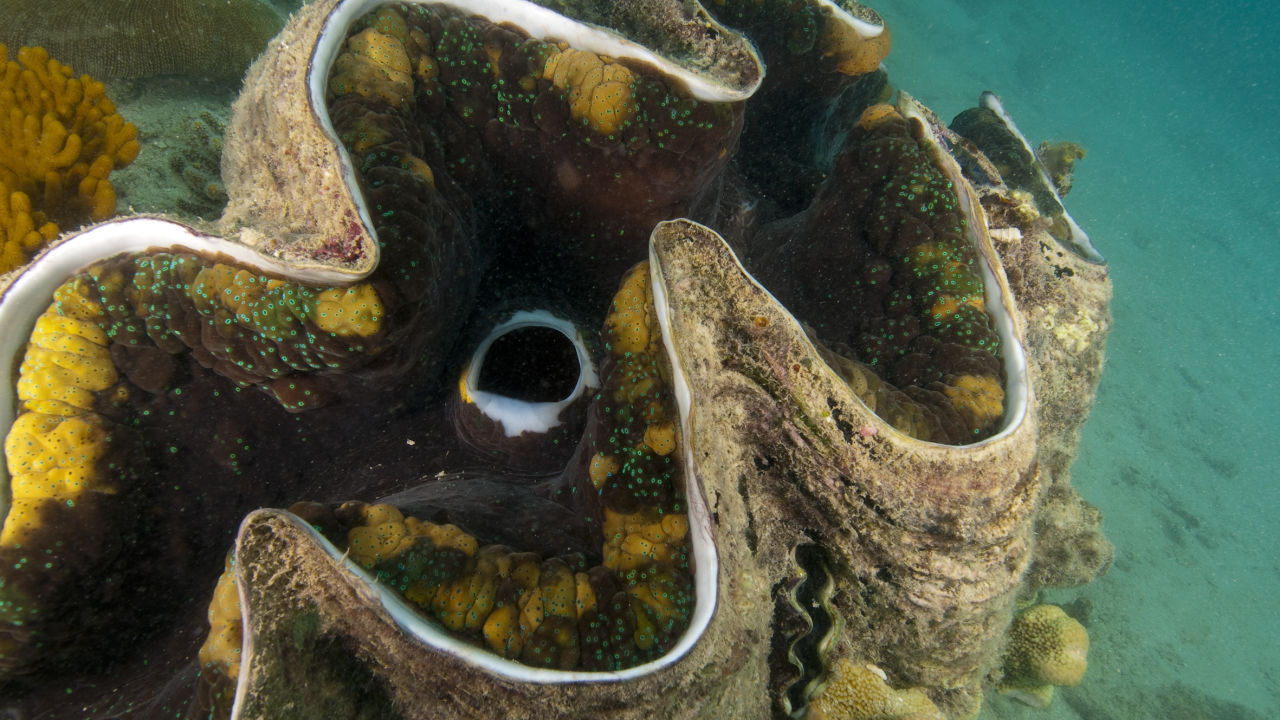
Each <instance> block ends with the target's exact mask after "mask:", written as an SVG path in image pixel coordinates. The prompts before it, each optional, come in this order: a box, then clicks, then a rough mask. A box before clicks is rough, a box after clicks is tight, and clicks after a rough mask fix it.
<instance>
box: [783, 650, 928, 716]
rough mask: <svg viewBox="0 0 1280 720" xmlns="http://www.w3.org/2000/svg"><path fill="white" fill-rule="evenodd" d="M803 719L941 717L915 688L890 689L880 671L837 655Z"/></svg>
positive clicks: (926, 698)
mask: <svg viewBox="0 0 1280 720" xmlns="http://www.w3.org/2000/svg"><path fill="white" fill-rule="evenodd" d="M805 719H806V720H944V718H943V715H942V713H941V711H939V710H938V708H937V706H936V705H934V704H933V702H932V701H931V700H929V697H928V696H927V695H925V694H924V693H923V692H921V691H920V690H919V689H917V688H910V689H906V690H894V689H893V688H891V687H889V684H888V682H887V681H886V679H885V674H884V671H883V670H881V669H880V668H878V667H876V666H874V665H871V664H867V663H856V662H853V661H852V660H850V659H849V658H841V659H840V660H839V662H837V663H836V666H835V668H834V669H833V670H832V671H831V676H830V677H829V678H828V679H827V684H826V687H824V688H823V689H822V690H821V691H820V692H819V693H818V695H817V696H816V697H815V698H814V699H813V700H811V701H810V703H809V712H808V714H807V715H805Z"/></svg>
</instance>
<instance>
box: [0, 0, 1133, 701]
mask: <svg viewBox="0 0 1280 720" xmlns="http://www.w3.org/2000/svg"><path fill="white" fill-rule="evenodd" d="M561 5H562V6H563V7H561ZM557 7H558V8H559V9H558V11H556V12H553V11H551V10H549V9H547V8H546V7H543V6H541V5H537V4H532V3H524V2H507V3H479V2H476V3H467V2H445V3H432V4H425V3H423V4H418V3H382V2H369V1H364V2H356V1H355V0H346V1H345V2H340V1H338V0H328V1H321V2H316V3H313V4H311V5H308V6H307V7H306V8H304V10H303V11H301V12H300V13H299V14H298V15H296V16H295V17H294V18H293V19H292V20H291V21H290V23H289V25H288V26H287V27H286V28H285V30H284V31H283V33H282V34H281V35H280V37H278V38H277V39H276V40H275V41H274V42H273V43H272V45H271V46H270V47H269V49H268V50H267V52H266V54H265V55H264V56H263V57H262V58H260V59H259V61H258V62H257V63H256V64H255V65H254V67H253V68H252V69H251V71H250V74H249V76H248V78H247V79H246V83H245V89H244V91H243V93H242V95H241V97H240V99H239V100H238V101H237V103H236V106H235V114H234V118H233V120H232V123H231V125H230V126H229V128H228V136H227V141H226V147H227V151H226V154H225V156H224V162H223V174H224V180H225V181H226V183H227V188H228V193H229V196H230V202H229V204H228V208H227V211H226V214H225V215H224V217H223V218H222V219H221V220H220V221H219V222H218V223H217V224H216V225H215V226H212V227H204V226H197V225H196V224H194V223H192V222H189V221H182V220H175V219H171V218H131V219H123V220H119V221H114V222H111V223H106V224H103V225H99V226H97V227H94V228H89V229H87V230H84V231H82V232H80V233H78V234H76V235H73V236H70V237H67V238H64V239H63V240H62V241H60V242H59V243H57V244H56V245H55V246H54V247H53V248H51V249H50V250H48V251H46V252H45V253H44V254H42V255H41V256H39V257H37V258H36V259H35V260H34V262H33V263H31V264H30V265H28V266H27V267H26V268H25V269H24V270H23V271H22V272H21V273H17V274H14V275H11V276H10V277H8V278H6V285H5V289H4V296H3V301H2V302H0V326H2V327H3V328H4V330H5V332H4V333H3V342H4V343H5V347H4V348H3V350H4V352H3V353H0V362H5V363H10V364H9V365H7V367H8V369H9V370H8V372H9V376H10V377H16V378H18V380H17V385H16V387H15V389H13V390H11V391H9V392H7V393H4V394H2V395H0V414H2V415H3V417H2V419H3V421H4V422H5V423H6V424H7V426H9V427H10V430H9V432H8V436H7V441H6V458H7V460H8V468H9V470H8V475H7V479H6V483H5V487H4V489H3V490H4V494H3V509H4V510H5V511H6V518H5V524H4V528H3V535H2V536H0V555H2V556H3V560H4V567H5V568H6V570H5V571H4V574H3V575H0V577H2V578H3V580H4V583H3V586H2V587H0V622H2V623H3V625H0V683H5V685H4V687H6V688H13V689H14V692H15V694H17V695H20V696H21V697H22V698H23V699H22V700H20V701H19V706H18V707H21V708H23V709H25V710H30V711H32V712H36V711H40V710H44V709H54V710H57V709H59V708H62V709H64V710H65V708H66V707H67V706H69V705H70V704H74V705H75V706H76V707H87V708H89V709H90V710H89V711H88V712H91V713H96V714H98V715H102V716H107V715H110V714H114V713H120V712H123V711H125V710H128V709H136V708H138V707H143V706H146V707H163V708H172V707H175V706H180V707H184V708H185V707H191V708H196V707H201V708H205V709H207V710H212V711H215V712H217V713H219V714H228V713H229V714H230V715H232V716H234V717H275V716H278V715H279V713H280V712H281V711H282V709H283V708H286V707H288V708H299V707H314V708H315V709H317V710H319V709H320V708H333V707H338V706H342V707H352V708H359V707H364V708H371V709H373V710H372V711H373V712H380V711H382V710H385V711H386V712H391V711H394V712H395V713H398V714H400V715H402V716H406V717H417V716H422V717H428V716H429V717H459V718H461V717H533V716H535V715H536V716H538V717H547V716H549V715H548V714H549V713H550V714H554V715H555V716H558V717H612V718H628V717H636V718H639V717H642V716H650V717H652V716H657V717H672V718H676V717H727V716H733V717H769V716H777V715H781V714H786V715H793V716H797V717H802V716H804V715H805V713H806V712H807V711H808V709H809V708H810V707H811V706H812V707H817V706H818V705H821V704H822V702H823V700H822V698H823V697H824V693H829V692H835V690H833V689H830V688H827V687H826V684H827V683H828V681H833V679H834V678H836V677H837V676H836V675H833V674H831V673H832V671H833V669H834V668H836V667H837V666H840V664H841V663H842V662H848V661H852V662H855V663H863V664H867V663H870V664H874V665H875V666H876V667H877V668H878V669H880V670H881V671H882V672H883V674H884V678H885V680H886V681H887V683H888V684H889V685H890V686H892V687H893V688H916V689H918V691H919V693H920V695H919V697H927V698H928V700H927V701H925V702H927V703H931V704H932V706H933V712H936V713H938V716H939V717H949V718H959V717H970V716H972V715H974V714H976V711H977V708H978V707H979V705H980V702H981V697H982V693H983V692H984V690H986V689H987V688H988V686H989V684H990V683H992V682H993V681H994V680H993V678H996V677H998V674H999V670H998V667H999V662H1000V656H1001V648H1002V644H1003V642H1004V632H1005V629H1006V628H1007V627H1008V625H1009V623H1010V621H1011V617H1012V608H1013V606H1014V601H1015V599H1016V598H1017V597H1018V596H1019V594H1028V595H1029V594H1031V593H1034V591H1035V590H1036V589H1038V586H1039V585H1040V584H1043V583H1046V582H1054V583H1057V584H1073V583H1079V582H1085V581H1087V580H1088V579H1089V577H1091V575H1092V574H1093V573H1096V572H1098V571H1100V570H1102V569H1105V564H1106V561H1105V558H1106V557H1107V552H1108V551H1109V550H1108V546H1106V543H1105V540H1104V539H1102V538H1101V536H1100V534H1098V532H1097V527H1096V516H1091V515H1089V514H1088V513H1083V516H1084V517H1086V518H1090V517H1092V518H1093V521H1092V523H1090V522H1087V521H1086V522H1083V523H1080V524H1079V526H1077V527H1068V528H1066V529H1062V528H1061V527H1060V528H1059V532H1058V533H1057V534H1056V535H1055V536H1054V539H1053V543H1049V544H1046V543H1043V542H1042V543H1041V544H1036V543H1035V542H1033V530H1034V529H1035V527H1036V525H1037V523H1038V522H1043V521H1044V518H1045V517H1046V513H1060V514H1061V513H1065V512H1067V511H1069V510H1070V509H1071V508H1087V504H1084V503H1083V501H1082V500H1080V499H1079V497H1078V496H1077V495H1075V494H1074V491H1072V490H1071V489H1070V485H1069V476H1068V474H1067V470H1068V467H1069V462H1070V459H1071V457H1073V456H1074V453H1075V446H1076V443H1077V442H1078V432H1079V427H1080V426H1081V424H1082V423H1083V421H1084V419H1085V416H1086V415H1087V412H1088V408H1089V406H1090V405H1091V404H1092V397H1093V392H1094V389H1095V387H1096V383H1097V378H1098V373H1099V372H1100V368H1101V364H1102V349H1103V344H1104V342H1105V335H1106V331H1107V329H1108V327H1109V324H1110V322H1109V315H1108V312H1107V303H1108V301H1109V297H1110V285H1109V279H1108V276H1107V272H1106V266H1105V264H1103V263H1102V262H1101V256H1099V255H1097V253H1096V251H1094V250H1093V249H1092V245H1088V244H1087V243H1088V239H1087V236H1084V235H1083V231H1079V228H1078V226H1077V225H1075V223H1074V221H1070V222H1067V221H1056V222H1055V218H1056V217H1066V218H1067V220H1068V221H1069V216H1066V215H1065V211H1064V210H1062V208H1061V202H1060V199H1059V200H1058V203H1057V204H1056V205H1054V206H1053V208H1052V209H1046V210H1045V215H1046V217H1047V218H1048V219H1042V218H1041V217H1040V213H1039V211H1038V209H1037V208H1036V207H1034V206H1031V207H1028V206H1027V204H1026V203H1025V202H1023V201H1022V200H1020V198H1023V197H1024V194H1023V193H1021V192H1020V189H1019V188H1018V187H1017V186H1016V183H1015V182H1014V181H1013V180H1009V182H1005V179H1004V178H1001V177H1000V175H999V173H998V172H997V171H995V170H994V165H992V163H991V162H989V161H988V160H987V158H986V154H985V153H986V152H988V151H989V146H988V145H986V144H985V143H984V141H983V140H982V139H981V138H973V139H965V138H963V137H961V136H959V135H956V134H955V133H953V132H952V131H951V130H949V129H947V128H946V127H945V126H944V125H943V124H942V123H941V122H940V121H939V120H938V119H937V118H936V117H935V116H934V115H933V114H932V113H931V112H929V111H928V110H927V109H926V108H924V107H923V106H922V105H921V104H920V103H918V102H917V101H916V100H914V99H913V98H911V97H910V96H908V95H907V94H906V93H899V94H898V97H897V99H896V100H895V102H894V103H892V104H889V103H886V102H885V101H886V100H887V99H888V96H889V89H888V86H887V83H886V80H885V75H884V72H883V70H879V69H877V66H878V64H879V62H880V60H881V59H883V57H884V54H885V53H887V52H888V31H887V29H886V28H884V26H883V22H882V21H881V20H880V19H879V17H878V16H877V15H875V13H874V12H873V11H870V10H868V9H866V8H863V7H861V6H857V5H856V4H853V3H849V2H846V3H843V4H834V3H830V2H820V1H817V0H815V1H814V2H810V3H805V4H801V5H799V6H793V5H791V4H789V3H778V4H777V7H774V5H773V4H770V3H764V4H757V3H734V2H729V3H716V4H709V5H708V7H707V8H705V9H703V8H699V7H695V8H692V9H690V7H689V6H687V5H686V4H682V3H676V2H670V3H659V4H657V5H646V6H645V8H646V9H645V11H644V12H639V11H638V10H633V9H632V7H631V6H630V5H628V4H613V3H607V4H600V5H596V4H592V3H586V2H583V3H564V4H560V5H558V6H557ZM784 7H785V8H786V10H785V11H784V9H783V8H784ZM630 13H635V14H634V15H632V14H630ZM730 28H735V29H730ZM739 29H740V30H739ZM748 38H750V39H748ZM766 66H767V68H768V71H767V72H765V67H766ZM984 105H987V106H988V107H991V106H998V101H995V105H993V104H992V101H990V100H984ZM1000 112H1001V114H1002V116H1003V118H1004V119H1006V120H1007V117H1008V116H1007V113H1004V112H1003V108H1002V107H1001V108H1000ZM797 118H799V119H797ZM784 120H785V122H784ZM788 123H790V124H791V129H790V130H789V131H787V132H783V130H782V128H784V127H786V126H787V124H788ZM797 123H798V126H797V125H796V124H797ZM1008 127H1009V128H1011V129H1012V132H1014V133H1016V128H1012V123H1011V121H1009V122H1008ZM1017 137H1018V138H1020V137H1021V135H1020V134H1018V135H1017ZM1023 144H1024V145H1025V140H1024V141H1023ZM951 152H956V153H957V154H958V155H960V157H961V159H962V161H963V167H964V168H965V172H967V173H969V174H970V176H972V177H966V176H965V175H964V174H963V173H962V172H961V164H958V163H957V162H956V160H955V159H953V157H952V155H951ZM1028 162H1031V163H1035V159H1034V157H1032V158H1031V159H1030V160H1028ZM1040 176H1041V177H1042V178H1043V177H1047V176H1045V175H1044V173H1043V172H1041V173H1040ZM1011 186H1012V187H1011ZM1064 227H1066V228H1068V230H1069V234H1067V235H1066V236H1064V237H1059V236H1061V235H1063V232H1062V229H1063V228H1064ZM990 228H998V229H999V230H998V231H997V232H994V233H993V232H989V229H990ZM1015 229H1016V232H1014V230H1015ZM1055 232H1056V233H1057V235H1055ZM993 235H994V236H995V237H997V238H999V239H998V241H997V242H995V243H993V240H992V236H993ZM1082 238H1083V239H1082ZM641 263H644V264H641ZM1086 321H1087V322H1086ZM1068 322H1070V323H1072V328H1073V331H1072V332H1071V333H1070V334H1066V333H1063V332H1056V330H1058V329H1060V328H1061V327H1062V326H1063V324H1064V323H1068ZM1042 419H1044V421H1043V422H1042V421H1041V420H1042ZM1042 499H1043V501H1042ZM259 507H267V508H270V507H276V508H285V507H288V508H290V509H291V510H292V512H290V511H286V510H282V509H256V508H259ZM1077 515H1080V513H1077ZM241 518H243V521H242V522H241ZM237 523H239V533H238V535H237V536H236V538H235V541H234V545H232V543H231V542H230V539H231V533H232V532H233V531H234V529H235V527H236V524H237ZM1081 539H1083V540H1086V541H1088V542H1089V543H1091V544H1092V547H1093V548H1094V550H1095V553H1094V555H1093V556H1091V557H1092V560H1090V559H1089V558H1088V557H1083V556H1081V555H1076V556H1073V559H1074V561H1073V562H1072V563H1065V562H1064V561H1063V560H1062V552H1061V551H1062V549H1063V547H1064V546H1070V545H1071V544H1072V542H1073V541H1079V540H1081ZM1076 544H1077V545H1078V544H1079V542H1077V543H1076ZM228 550H230V551H231V553H230V555H229V559H228V560H227V562H226V563H225V566H224V554H225V553H226V552H227V551H228ZM1082 557H1083V559H1082ZM1068 565H1069V567H1068ZM9 567H13V568H14V569H13V570H12V571H10V570H9V569H8V568H9ZM224 567H225V569H226V573H225V574H224V576H223V579H222V580H221V581H218V582H217V585H218V591H217V595H216V597H217V599H216V600H215V602H214V604H213V606H212V607H210V606H208V602H207V597H206V598H201V599H199V600H193V599H192V598H191V595H192V591H191V590H190V587H192V586H197V585H198V586H200V587H203V588H207V589H212V588H213V587H214V585H215V580H216V578H217V575H218V572H219V571H220V570H223V569H224ZM206 592H207V590H202V591H200V593H198V594H200V595H204V594H205V593H206ZM206 617H208V618H209V619H211V620H212V622H213V624H214V627H213V630H212V632H211V634H210V635H209V637H208V639H207V640H206V641H205V644H204V646H203V648H202V649H201V650H200V653H199V654H200V663H202V666H198V665H197V664H196V663H194V662H193V663H192V665H191V666H189V667H188V668H187V670H185V671H184V672H182V673H179V674H178V676H177V677H176V678H175V677H174V676H173V675H172V672H171V670H170V668H171V667H172V665H173V663H174V662H176V659H177V658H181V657H191V656H192V655H194V653H195V651H196V647H195V646H192V644H191V640H190V638H192V637H195V635H196V634H197V633H199V634H203V632H204V631H205V630H206V629H207V627H208V626H207V624H206ZM125 637H130V638H138V639H133V640H130V641H128V642H126V641H124V640H122V639H121V638H125ZM184 643H185V644H184ZM196 645H198V643H196ZM91 659H93V660H91ZM73 666H74V667H83V668H84V672H85V673H86V674H89V675H92V676H96V677H105V678H108V680H109V682H110V683H111V684H117V683H127V685H128V687H130V688H134V689H136V695H135V696H134V697H130V698H120V697H118V696H116V697H109V696H97V695H94V694H93V691H92V690H91V689H86V688H88V687H89V686H90V685H92V683H89V684H86V687H85V688H81V689H78V690H76V691H75V692H77V693H81V694H79V695H75V696H74V698H67V697H66V696H65V693H63V694H62V695H59V693H62V692H63V691H62V689H61V688H62V687H63V686H64V685H65V676H62V675H60V674H59V673H60V672H64V671H60V670H59V668H66V667H73ZM300 677H306V678H307V681H306V682H305V684H304V683H302V682H300V680H299V678H300ZM105 684H106V682H105V681H104V683H103V684H102V686H105ZM179 696H181V697H179ZM815 703H816V705H815ZM535 708H536V710H535ZM379 709H381V710H379Z"/></svg>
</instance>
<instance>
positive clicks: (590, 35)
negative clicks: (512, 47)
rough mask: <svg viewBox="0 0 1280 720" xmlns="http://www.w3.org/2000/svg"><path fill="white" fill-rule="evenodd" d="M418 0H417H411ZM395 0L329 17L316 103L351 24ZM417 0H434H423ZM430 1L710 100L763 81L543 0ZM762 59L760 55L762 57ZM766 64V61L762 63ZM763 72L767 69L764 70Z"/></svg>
mask: <svg viewBox="0 0 1280 720" xmlns="http://www.w3.org/2000/svg"><path fill="white" fill-rule="evenodd" d="M410 1H411V2H412V0H410ZM393 2H395V0H346V1H345V2H341V3H339V5H338V7H337V8H335V9H334V11H333V13H332V14H330V15H329V17H328V19H327V20H326V21H325V25H324V28H323V29H322V30H321V32H320V39H319V42H317V43H316V47H315V50H314V51H313V52H312V55H311V66H310V68H309V69H308V75H309V77H308V82H309V84H310V88H311V102H312V106H313V107H316V108H323V107H325V106H326V104H325V87H326V85H327V83H328V75H329V66H330V65H331V64H332V62H333V59H334V58H335V57H337V54H338V49H339V47H341V45H342V43H343V41H344V40H346V34H347V29H348V28H349V27H351V24H352V23H353V22H355V21H356V20H357V19H358V18H360V17H362V16H363V15H365V14H366V13H368V12H369V11H371V10H374V9H376V8H379V7H382V6H383V5H390V4H392V3H393ZM416 4H423V5H425V4H428V3H427V2H418V3H416ZM429 4H432V5H444V6H447V7H452V8H457V9H459V10H463V11H465V12H469V13H473V14H475V15H480V16H483V17H486V18H488V19H489V20H491V21H493V22H497V23H511V24H513V25H515V26H517V27H519V28H520V29H521V30H523V31H524V32H526V33H528V34H529V36H530V37H534V38H545V39H549V40H563V41H566V42H568V43H569V44H570V45H572V46H573V47H574V48H576V49H578V50H588V51H591V52H594V53H596V54H599V55H608V56H609V57H613V58H633V59H636V60H640V61H643V62H646V63H648V64H650V65H652V66H654V67H656V68H658V69H659V70H660V71H662V72H663V73H664V74H667V75H671V76H672V77H675V78H677V79H678V80H680V81H681V82H682V83H684V85H685V87H687V88H688V89H689V92H690V93H691V94H692V95H693V97H695V98H697V99H698V100H705V101H708V102H736V101H739V100H745V99H747V98H748V97H750V96H751V95H753V94H754V93H755V91H756V89H757V88H758V87H759V82H760V80H759V79H757V80H756V82H755V83H754V84H751V85H749V86H747V87H745V88H742V89H734V88H729V87H725V86H724V85H721V84H718V83H715V82H713V81H711V80H709V79H707V78H706V77H704V76H702V75H699V74H697V73H693V72H690V71H689V70H687V69H685V68H683V67H680V66H678V65H676V64H674V63H672V62H671V61H670V60H667V59H665V58H663V57H661V56H659V55H658V54H657V53H654V52H653V51H652V50H650V49H648V48H646V47H644V46H643V45H640V44H639V43H636V42H634V41H632V40H628V39H626V38H624V37H622V36H620V35H618V34H616V33H614V32H612V31H610V30H607V29H605V28H601V27H597V26H594V25H590V24H588V23H584V22H581V21H578V20H574V19H572V18H567V17H565V16H563V15H560V14H558V13H556V12H555V11H554V10H551V9H550V8H546V7H543V6H541V5H537V4H535V3H532V2H528V1H527V0H431V2H430V3H429ZM757 60H758V58H757ZM761 67H762V68H763V63H761ZM760 77H761V78H763V72H762V73H761V74H760ZM317 114H319V115H322V116H323V117H321V118H320V121H321V123H322V124H323V125H324V127H325V130H326V131H327V132H328V133H329V134H330V136H332V137H336V133H334V131H333V125H332V123H331V122H330V121H329V118H328V117H327V115H328V113H317Z"/></svg>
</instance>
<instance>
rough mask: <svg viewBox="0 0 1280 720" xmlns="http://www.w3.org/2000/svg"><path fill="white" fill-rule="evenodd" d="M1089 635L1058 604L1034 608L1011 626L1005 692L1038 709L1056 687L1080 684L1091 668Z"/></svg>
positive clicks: (1005, 667) (1030, 608)
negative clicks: (1086, 671) (1085, 673)
mask: <svg viewBox="0 0 1280 720" xmlns="http://www.w3.org/2000/svg"><path fill="white" fill-rule="evenodd" d="M1088 655H1089V633H1088V631H1086V630H1085V629H1084V626H1083V625H1081V624H1080V622H1079V621H1078V620H1076V619H1075V618H1073V617H1071V616H1069V615H1067V613H1066V612H1065V611H1063V609H1062V608H1060V607H1058V606H1057V605H1034V606H1032V607H1029V608H1027V609H1026V610H1023V611H1022V612H1021V613H1019V614H1018V616H1017V617H1015V618H1014V619H1013V624H1012V625H1010V626H1009V633H1008V646H1007V647H1006V650H1005V658H1004V682H1003V683H1001V685H1000V691H1001V692H1002V693H1006V694H1010V695H1013V696H1014V697H1016V698H1017V699H1019V700H1021V701H1023V702H1025V703H1027V704H1029V705H1034V706H1037V707H1044V706H1046V705H1048V704H1049V701H1050V700H1051V699H1052V698H1053V686H1055V685H1062V686H1073V685H1078V684H1079V683H1080V681H1081V680H1082V679H1083V678H1084V672H1085V670H1086V669H1087V668H1088V665H1089V662H1088Z"/></svg>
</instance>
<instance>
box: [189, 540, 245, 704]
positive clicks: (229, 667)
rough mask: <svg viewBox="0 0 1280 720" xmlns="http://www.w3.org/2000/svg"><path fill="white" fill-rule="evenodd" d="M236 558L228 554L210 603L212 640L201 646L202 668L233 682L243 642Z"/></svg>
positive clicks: (209, 638) (210, 637)
mask: <svg viewBox="0 0 1280 720" xmlns="http://www.w3.org/2000/svg"><path fill="white" fill-rule="evenodd" d="M234 568H235V559H234V557H233V556H232V554H231V553H228V554H227V560H226V563H225V564H224V566H223V572H222V575H221V576H220V577H219V578H218V585H217V587H215V588H214V590H213V601H212V602H210V603H209V637H208V638H206V639H205V641H204V644H203V645H201V646H200V652H199V654H198V657H199V658H200V666H201V667H203V668H205V669H207V670H211V671H213V672H217V673H221V674H222V675H225V676H226V677H227V678H228V679H230V680H235V679H236V678H237V677H238V676H239V675H240V646H241V644H242V642H243V632H242V621H241V615H240V590H239V586H238V585H237V584H236V576H235V573H234V572H233V570H234Z"/></svg>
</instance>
